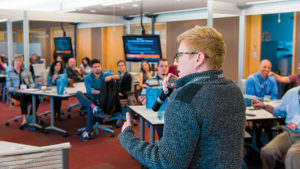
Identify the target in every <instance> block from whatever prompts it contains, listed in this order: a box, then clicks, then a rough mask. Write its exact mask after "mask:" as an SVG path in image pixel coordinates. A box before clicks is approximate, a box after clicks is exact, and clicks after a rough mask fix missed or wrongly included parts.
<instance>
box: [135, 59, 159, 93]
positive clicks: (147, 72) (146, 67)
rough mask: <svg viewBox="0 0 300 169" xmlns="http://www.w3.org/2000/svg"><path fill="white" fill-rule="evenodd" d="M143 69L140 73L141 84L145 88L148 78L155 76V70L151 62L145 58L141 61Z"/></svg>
mask: <svg viewBox="0 0 300 169" xmlns="http://www.w3.org/2000/svg"><path fill="white" fill-rule="evenodd" d="M141 70H142V72H141V73H140V74H139V85H140V87H141V88H143V87H144V83H145V82H146V81H147V79H149V78H150V77H153V76H155V72H154V71H152V70H151V67H150V64H149V63H148V61H145V60H144V61H142V63H141Z"/></svg>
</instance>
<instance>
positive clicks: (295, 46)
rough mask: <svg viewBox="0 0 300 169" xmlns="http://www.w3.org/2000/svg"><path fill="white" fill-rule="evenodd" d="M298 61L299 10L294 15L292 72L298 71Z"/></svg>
mask: <svg viewBox="0 0 300 169" xmlns="http://www.w3.org/2000/svg"><path fill="white" fill-rule="evenodd" d="M299 63H300V12H295V16H294V39H293V63H292V65H293V66H292V73H293V74H295V73H299V72H298V70H297V67H298V64H299Z"/></svg>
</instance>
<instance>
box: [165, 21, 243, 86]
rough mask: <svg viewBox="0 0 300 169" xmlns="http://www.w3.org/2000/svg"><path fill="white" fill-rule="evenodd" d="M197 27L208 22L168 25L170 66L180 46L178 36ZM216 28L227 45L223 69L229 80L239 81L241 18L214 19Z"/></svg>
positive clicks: (173, 23)
mask: <svg viewBox="0 0 300 169" xmlns="http://www.w3.org/2000/svg"><path fill="white" fill-rule="evenodd" d="M195 25H199V26H205V25H206V20H194V21H180V22H169V23H167V53H168V61H169V64H171V65H172V64H173V58H174V56H175V54H176V52H177V48H178V46H179V44H178V42H177V36H178V35H179V34H181V33H183V32H184V31H186V30H188V29H191V28H193V27H194V26H195ZM214 27H215V28H216V29H217V30H218V31H219V32H220V33H221V34H222V35H223V38H224V41H225V43H226V50H227V53H226V56H225V62H224V65H223V67H222V69H223V71H224V74H225V76H226V77H227V78H229V79H231V80H233V81H237V79H238V44H239V41H238V40H239V38H238V36H239V18H238V17H231V18H222V19H214Z"/></svg>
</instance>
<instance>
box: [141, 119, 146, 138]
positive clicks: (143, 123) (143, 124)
mask: <svg viewBox="0 0 300 169" xmlns="http://www.w3.org/2000/svg"><path fill="white" fill-rule="evenodd" d="M140 140H145V120H144V118H143V117H142V116H140Z"/></svg>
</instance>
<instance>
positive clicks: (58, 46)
mask: <svg viewBox="0 0 300 169" xmlns="http://www.w3.org/2000/svg"><path fill="white" fill-rule="evenodd" d="M54 44H55V53H56V54H57V55H73V50H72V41H71V38H70V37H61V38H54Z"/></svg>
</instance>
